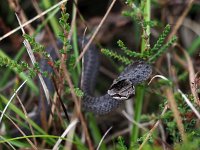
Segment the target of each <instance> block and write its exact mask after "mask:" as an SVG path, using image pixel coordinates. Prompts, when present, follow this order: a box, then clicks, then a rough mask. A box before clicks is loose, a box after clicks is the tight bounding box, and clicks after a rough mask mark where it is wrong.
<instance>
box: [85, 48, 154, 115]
mask: <svg viewBox="0 0 200 150" xmlns="http://www.w3.org/2000/svg"><path fill="white" fill-rule="evenodd" d="M99 65H100V63H99V52H98V50H97V49H96V47H95V46H94V45H91V46H90V47H89V49H88V50H87V52H86V53H85V56H84V66H83V67H84V69H83V77H82V90H83V91H84V93H85V94H84V97H83V101H82V105H83V108H84V110H86V111H90V112H93V113H95V114H98V115H102V114H107V113H109V112H111V111H113V110H114V109H116V108H117V107H119V106H120V104H122V103H123V102H124V101H125V100H127V99H129V98H130V97H132V96H133V95H134V94H135V85H137V84H139V83H141V82H143V81H145V80H147V79H148V78H149V76H150V75H151V73H152V67H151V65H149V64H147V63H146V62H144V61H135V62H133V63H132V64H130V65H128V66H127V67H126V68H125V69H124V71H123V72H121V73H120V75H119V76H118V78H117V79H115V80H114V81H113V84H112V85H111V87H110V88H109V89H108V91H107V94H105V95H103V96H100V97H95V96H93V92H94V89H95V83H96V78H97V74H98V70H99Z"/></svg>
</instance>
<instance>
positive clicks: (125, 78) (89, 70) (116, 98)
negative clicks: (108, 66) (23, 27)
mask: <svg viewBox="0 0 200 150" xmlns="http://www.w3.org/2000/svg"><path fill="white" fill-rule="evenodd" d="M84 42H85V41H84ZM57 45H58V47H59V48H61V47H62V43H61V42H60V41H57ZM46 51H47V52H48V53H49V54H50V55H51V57H52V58H53V60H57V59H58V56H57V54H56V52H55V49H54V48H53V47H52V46H49V47H47V48H46ZM99 67H100V51H99V50H98V49H97V48H96V46H95V45H94V44H91V45H90V46H89V48H88V50H87V51H86V53H85V55H84V58H83V73H82V77H81V81H82V82H81V89H82V90H83V92H84V96H83V97H82V102H81V103H82V108H83V110H84V111H87V112H93V113H94V114H96V115H106V114H108V113H110V112H112V111H114V110H115V109H117V108H118V107H119V106H120V105H122V104H123V103H124V102H125V101H126V100H129V99H130V98H132V97H134V95H135V94H136V93H135V86H136V85H138V84H140V83H142V82H144V81H146V80H147V79H148V78H149V77H150V75H151V74H152V66H151V65H150V64H149V63H147V62H146V61H142V60H137V61H133V62H132V63H131V64H129V65H128V66H127V67H125V68H124V70H123V71H122V72H121V73H120V74H119V75H118V77H117V78H116V79H114V80H113V83H112V84H111V86H110V87H109V88H108V90H107V93H106V94H104V95H102V96H98V97H96V96H95V95H94V90H95V85H96V81H97V76H98V72H99ZM40 68H41V70H42V71H47V72H48V74H51V73H53V69H52V68H51V66H49V65H48V61H47V60H45V59H42V60H41V61H40ZM44 82H45V83H46V85H47V88H48V90H49V91H50V93H53V92H55V90H54V86H53V82H52V81H51V79H50V78H48V77H44ZM40 86H41V85H40ZM41 94H42V93H41ZM41 98H42V97H40V98H39V100H38V102H39V104H38V111H37V114H36V115H35V116H34V117H33V118H31V119H32V120H34V122H36V123H37V124H38V125H41V120H40V113H41V111H42V108H43V107H42V99H41ZM43 105H44V104H43ZM45 107H46V114H47V117H48V116H49V114H50V107H49V106H48V104H47V101H46V104H45ZM23 131H24V132H25V133H27V134H28V133H29V132H30V131H29V130H27V129H23ZM11 135H14V136H17V135H20V133H19V132H18V130H14V131H11Z"/></svg>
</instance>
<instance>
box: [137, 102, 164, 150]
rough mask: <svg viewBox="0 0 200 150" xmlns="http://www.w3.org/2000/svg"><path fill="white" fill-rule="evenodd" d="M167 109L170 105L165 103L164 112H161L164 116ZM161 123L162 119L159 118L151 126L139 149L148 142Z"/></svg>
mask: <svg viewBox="0 0 200 150" xmlns="http://www.w3.org/2000/svg"><path fill="white" fill-rule="evenodd" d="M167 109H168V105H165V107H164V109H163V111H162V113H161V116H163V115H164V114H165V112H166V111H167ZM159 123H160V120H158V121H157V122H156V123H155V124H154V126H153V128H151V130H150V131H149V133H148V134H147V136H146V138H145V139H144V141H143V143H142V144H141V145H140V147H139V150H141V149H142V147H143V146H144V144H145V143H146V142H147V140H148V139H149V138H150V136H151V135H152V134H153V131H154V130H155V129H156V128H157V127H158V125H159Z"/></svg>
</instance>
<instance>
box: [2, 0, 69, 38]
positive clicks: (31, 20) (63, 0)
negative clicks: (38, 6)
mask: <svg viewBox="0 0 200 150" xmlns="http://www.w3.org/2000/svg"><path fill="white" fill-rule="evenodd" d="M67 1H68V0H62V1H60V2H59V3H57V4H56V5H54V6H52V7H50V8H49V9H47V10H45V11H44V12H42V13H41V14H39V15H37V16H35V17H34V18H32V19H30V20H29V21H27V22H25V23H23V24H22V25H21V27H20V26H19V27H17V28H15V29H13V30H12V31H10V32H8V33H7V34H5V35H3V36H2V37H0V41H1V40H3V39H5V38H6V37H8V36H10V35H11V34H13V33H15V32H17V31H18V30H20V28H23V27H25V26H26V25H28V24H30V23H32V22H33V21H35V20H37V19H38V18H40V17H41V16H44V15H45V14H47V13H48V12H50V11H52V10H53V9H55V8H56V7H58V6H60V5H61V4H63V3H65V2H67Z"/></svg>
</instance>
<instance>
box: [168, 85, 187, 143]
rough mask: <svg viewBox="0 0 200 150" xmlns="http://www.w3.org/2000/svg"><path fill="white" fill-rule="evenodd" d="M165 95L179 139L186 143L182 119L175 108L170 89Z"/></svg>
mask: <svg viewBox="0 0 200 150" xmlns="http://www.w3.org/2000/svg"><path fill="white" fill-rule="evenodd" d="M165 95H166V96H167V100H168V103H169V106H170V109H171V110H172V112H173V114H174V118H175V120H176V123H177V127H178V130H179V132H180V135H181V139H182V140H183V141H186V135H185V131H184V126H183V122H182V118H181V115H180V112H179V111H178V107H177V104H176V101H175V99H174V95H173V92H172V90H171V89H170V88H167V89H166V91H165Z"/></svg>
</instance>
